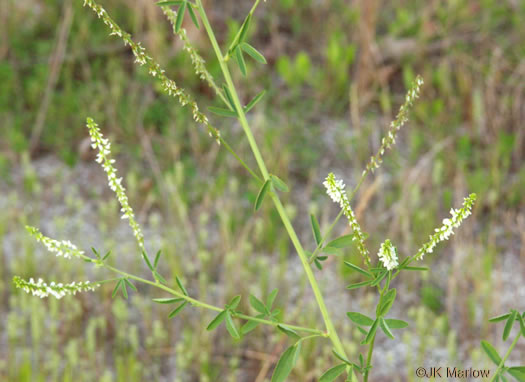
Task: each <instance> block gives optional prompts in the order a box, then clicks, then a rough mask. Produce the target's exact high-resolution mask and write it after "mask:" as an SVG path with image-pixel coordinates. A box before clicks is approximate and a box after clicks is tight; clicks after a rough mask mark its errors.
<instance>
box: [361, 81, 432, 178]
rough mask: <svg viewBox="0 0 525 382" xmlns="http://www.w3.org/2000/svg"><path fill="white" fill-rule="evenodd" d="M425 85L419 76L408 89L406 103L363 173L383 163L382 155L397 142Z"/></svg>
mask: <svg viewBox="0 0 525 382" xmlns="http://www.w3.org/2000/svg"><path fill="white" fill-rule="evenodd" d="M422 85H423V78H421V77H420V76H417V77H416V79H415V80H414V82H413V83H412V86H411V87H410V89H409V90H408V92H407V94H406V98H405V103H404V104H403V105H401V107H400V108H399V112H398V113H397V116H396V119H394V120H393V121H392V122H391V123H390V128H389V129H388V133H387V135H386V136H385V137H383V139H382V140H381V146H380V147H379V150H378V152H377V154H376V155H375V156H372V157H371V158H370V161H369V162H368V164H367V165H366V169H365V170H364V171H363V175H364V174H366V173H367V172H368V171H372V172H373V171H374V170H375V169H377V168H378V167H379V165H380V164H381V162H382V161H383V160H382V157H383V155H384V153H385V150H386V149H389V148H390V146H391V145H393V144H395V143H396V134H397V132H398V131H399V130H400V129H401V127H403V125H404V124H405V123H406V122H407V121H408V112H409V111H410V108H411V107H412V105H413V104H414V101H415V100H416V99H417V98H418V97H419V93H420V89H421V86H422Z"/></svg>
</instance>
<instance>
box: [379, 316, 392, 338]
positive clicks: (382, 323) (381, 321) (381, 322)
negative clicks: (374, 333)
mask: <svg viewBox="0 0 525 382" xmlns="http://www.w3.org/2000/svg"><path fill="white" fill-rule="evenodd" d="M379 326H381V329H382V330H383V332H384V333H385V334H386V335H387V337H389V338H390V339H394V335H393V334H392V332H391V331H390V328H389V327H388V324H387V323H386V320H385V319H384V318H383V317H379Z"/></svg>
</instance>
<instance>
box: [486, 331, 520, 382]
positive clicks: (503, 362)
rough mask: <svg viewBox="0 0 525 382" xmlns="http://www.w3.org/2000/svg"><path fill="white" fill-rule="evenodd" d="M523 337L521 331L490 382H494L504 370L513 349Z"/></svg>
mask: <svg viewBox="0 0 525 382" xmlns="http://www.w3.org/2000/svg"><path fill="white" fill-rule="evenodd" d="M520 337H521V331H520V332H518V335H517V336H516V338H514V341H512V344H511V345H510V347H509V350H507V353H506V354H505V356H504V357H503V358H502V359H501V362H500V363H499V365H498V368H497V369H496V371H495V372H494V375H493V376H492V378H491V379H490V382H493V381H494V380H495V379H496V377H497V376H498V373H499V371H500V370H501V369H502V368H503V366H504V365H505V361H506V360H507V358H509V355H510V353H511V352H512V349H514V346H516V344H517V343H518V340H519V339H520Z"/></svg>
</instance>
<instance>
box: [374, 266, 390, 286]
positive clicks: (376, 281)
mask: <svg viewBox="0 0 525 382" xmlns="http://www.w3.org/2000/svg"><path fill="white" fill-rule="evenodd" d="M387 274H388V271H387V270H386V269H385V270H384V271H382V272H381V273H380V274H379V275H378V276H377V277H376V278H375V280H373V281H372V284H371V285H372V286H376V285H379V283H380V282H381V281H383V279H384V278H385V276H386V275H387Z"/></svg>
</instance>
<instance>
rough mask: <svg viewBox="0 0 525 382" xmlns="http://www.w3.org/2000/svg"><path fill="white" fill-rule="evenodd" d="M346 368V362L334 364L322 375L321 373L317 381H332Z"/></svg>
mask: <svg viewBox="0 0 525 382" xmlns="http://www.w3.org/2000/svg"><path fill="white" fill-rule="evenodd" d="M345 369H346V364H345V363H341V364H339V365H337V366H334V367H332V368H330V369H328V370H327V371H325V372H324V374H323V375H321V378H319V382H333V381H335V379H336V378H337V377H339V376H340V375H341V374H343V372H344V371H345Z"/></svg>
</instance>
